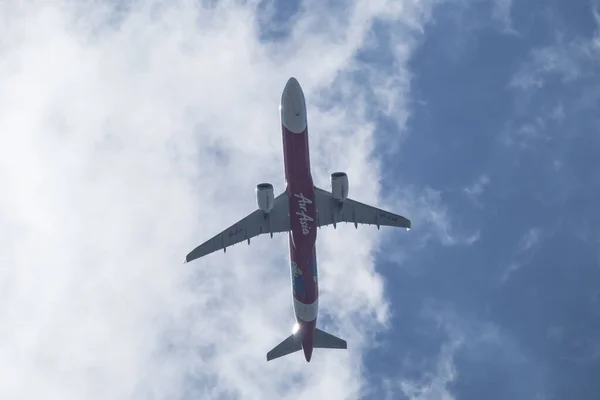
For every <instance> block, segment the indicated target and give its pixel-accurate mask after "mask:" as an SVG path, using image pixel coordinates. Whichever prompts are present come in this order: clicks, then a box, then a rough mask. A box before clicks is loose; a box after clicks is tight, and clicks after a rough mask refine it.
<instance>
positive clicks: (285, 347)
mask: <svg viewBox="0 0 600 400" xmlns="http://www.w3.org/2000/svg"><path fill="white" fill-rule="evenodd" d="M299 350H302V339H301V336H300V335H294V334H292V335H290V336H289V337H288V338H287V339H285V340H284V341H283V342H281V343H279V344H278V345H277V346H275V348H274V349H273V350H271V351H269V352H268V353H267V361H271V360H273V359H275V358H279V357H283V356H286V355H288V354H291V353H295V352H297V351H299Z"/></svg>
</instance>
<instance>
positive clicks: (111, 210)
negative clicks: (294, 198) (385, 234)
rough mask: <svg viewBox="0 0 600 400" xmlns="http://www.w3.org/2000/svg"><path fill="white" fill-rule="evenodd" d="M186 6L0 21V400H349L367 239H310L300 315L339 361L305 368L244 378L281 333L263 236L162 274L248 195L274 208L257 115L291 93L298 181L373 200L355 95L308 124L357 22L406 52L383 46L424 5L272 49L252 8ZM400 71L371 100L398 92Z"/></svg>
mask: <svg viewBox="0 0 600 400" xmlns="http://www.w3.org/2000/svg"><path fill="white" fill-rule="evenodd" d="M194 4H196V5H194ZM201 4H204V3H203V2H200V3H198V2H192V1H180V2H168V3H164V4H162V3H160V2H147V3H143V4H140V3H137V2H134V3H132V4H130V7H131V10H129V11H122V12H123V13H125V14H123V16H121V17H119V18H123V19H122V20H119V18H117V16H115V15H114V10H111V9H110V8H109V6H108V5H106V4H105V5H104V6H102V5H100V4H97V3H85V4H84V5H82V4H79V5H78V6H73V5H68V4H67V3H64V4H62V5H59V3H45V2H44V3H41V2H40V3H34V2H25V3H24V4H23V5H20V4H19V3H10V4H7V3H5V4H4V6H3V7H4V8H3V10H2V12H3V17H4V20H5V21H9V23H7V24H1V25H0V53H1V54H2V58H1V59H0V88H2V89H1V90H0V132H3V138H4V142H3V145H2V146H0V163H1V168H0V182H1V183H2V185H3V187H4V196H3V197H2V198H1V199H0V204H1V205H0V223H1V225H0V226H1V227H2V228H1V229H0V235H1V236H2V238H3V243H4V250H3V251H2V253H1V256H0V257H1V261H2V264H1V265H2V267H1V269H0V273H1V274H2V279H0V282H2V285H3V287H2V289H3V290H2V292H1V293H2V302H1V303H0V304H1V305H0V318H1V319H2V321H3V324H2V327H0V360H1V361H0V376H2V379H1V380H0V398H3V399H4V398H6V399H14V398H19V399H30V398H36V399H37V398H44V399H49V400H50V399H61V400H68V399H82V398H85V399H90V400H93V399H138V398H139V399H165V398H169V399H178V398H182V399H183V398H192V397H198V396H201V397H202V398H206V399H209V398H222V397H237V396H241V397H243V398H245V399H254V398H260V399H268V398H277V399H285V398H290V399H292V398H293V399H305V398H315V397H316V398H320V397H324V394H325V392H326V391H327V393H328V394H329V395H328V396H327V397H328V398H332V399H333V398H348V397H355V396H358V393H359V391H360V390H361V387H362V385H364V382H362V380H361V367H360V365H361V364H360V357H361V352H362V351H363V349H364V346H365V345H366V340H367V339H368V333H369V331H371V330H374V329H380V328H381V327H383V325H384V324H386V323H387V300H386V298H385V296H384V293H383V289H382V285H381V277H380V276H379V275H378V274H377V273H376V272H374V265H373V261H372V258H371V251H372V250H373V249H374V248H375V246H376V245H377V243H378V241H379V240H380V237H381V235H380V234H379V233H378V232H377V231H376V230H374V229H364V230H359V231H357V232H353V233H352V234H350V233H343V232H336V233H331V232H328V233H324V234H322V236H323V238H322V239H320V240H319V244H318V246H319V247H318V257H319V260H320V267H321V274H322V277H321V289H322V292H323V297H322V306H323V307H324V308H325V309H324V312H327V311H328V309H329V310H331V313H332V316H333V318H334V321H336V322H337V323H338V325H337V327H334V326H332V327H326V329H328V330H330V331H332V332H338V333H339V334H340V335H342V336H343V337H345V338H346V339H348V341H349V344H350V345H349V347H350V350H349V351H347V352H336V351H330V352H327V351H320V352H317V353H315V355H314V357H313V360H312V361H311V363H310V364H306V363H305V361H304V360H303V358H302V357H300V356H297V357H296V356H290V357H287V358H283V359H280V360H277V362H273V363H269V364H267V363H266V362H265V353H266V351H268V350H269V349H270V348H272V347H273V346H274V345H276V344H277V343H279V341H281V340H282V339H283V338H284V337H285V336H286V335H287V334H288V332H289V331H288V330H291V328H292V322H293V321H292V309H291V299H290V297H289V296H290V293H289V290H290V289H289V285H290V283H289V269H288V260H287V245H286V238H285V237H283V236H278V237H276V238H274V239H273V240H271V239H268V237H262V238H259V239H256V240H254V241H253V242H252V246H249V247H247V246H243V247H242V246H237V247H234V248H232V249H230V250H229V251H228V252H227V254H222V253H219V254H214V255H211V256H209V257H207V258H206V259H204V260H201V261H198V262H195V263H192V264H188V265H181V261H182V259H183V257H184V256H185V254H186V253H187V252H188V251H189V250H191V249H192V248H193V247H194V246H196V245H197V244H198V243H199V242H200V241H202V240H205V239H207V238H208V237H210V236H211V235H213V234H214V233H216V232H218V231H219V230H221V229H222V228H224V226H226V225H227V224H230V223H232V222H234V221H236V220H237V219H239V218H240V217H242V216H244V215H246V214H247V213H248V212H250V211H251V210H253V208H254V206H255V205H254V204H255V203H254V202H255V199H254V191H253V189H254V185H256V183H258V182H263V181H270V182H273V183H274V185H275V187H276V190H278V191H280V190H282V189H283V182H282V180H283V179H282V156H281V137H280V132H279V121H278V111H277V106H278V102H279V96H280V93H281V89H282V88H283V85H284V84H285V81H286V80H287V78H288V77H289V76H291V75H295V76H297V77H298V78H299V80H300V82H301V84H302V85H303V87H304V89H305V91H306V95H307V98H308V102H309V108H310V110H309V113H310V114H309V129H310V130H311V150H312V157H313V160H317V161H315V164H316V166H315V168H320V169H319V170H316V171H315V178H316V179H317V181H318V182H319V181H320V182H321V184H323V182H324V179H325V178H326V176H327V174H328V173H329V172H331V171H332V170H333V169H336V170H337V169H342V170H347V171H348V172H349V175H350V177H351V178H350V179H351V185H352V190H353V193H354V195H355V197H356V198H360V199H361V200H363V201H371V202H377V201H378V198H379V196H378V185H377V181H378V176H379V169H378V168H379V166H378V164H377V163H376V161H374V160H372V159H370V153H369V152H370V150H371V148H372V139H373V134H374V132H373V124H372V121H370V120H369V119H368V117H367V116H366V115H365V114H364V113H360V112H356V111H357V110H361V109H364V107H365V104H364V103H362V99H363V97H361V96H360V94H361V93H362V92H363V91H365V90H367V89H368V88H367V87H363V86H361V85H360V84H358V83H354V82H352V81H351V80H349V79H342V80H340V81H338V82H337V83H336V85H339V88H340V92H341V93H348V95H347V96H344V95H342V96H341V99H340V100H339V103H337V104H336V106H335V107H334V109H333V110H332V111H328V112H324V111H322V110H320V109H319V108H317V107H315V106H314V104H317V103H319V101H320V100H322V99H321V97H320V96H321V92H320V90H321V89H323V88H326V87H328V86H329V85H330V84H331V83H332V82H333V79H334V78H335V77H336V76H338V75H339V73H340V72H341V71H344V70H346V69H349V68H351V67H352V56H353V55H354V54H355V53H356V51H357V50H358V49H360V47H361V46H362V44H363V41H364V40H365V35H366V34H367V32H368V30H369V29H370V27H371V24H372V22H373V19H374V18H376V17H380V16H383V17H385V18H386V19H387V20H392V21H397V22H398V24H397V25H398V26H399V27H400V28H399V33H398V36H397V37H396V41H398V42H401V41H403V40H405V39H406V41H407V42H409V39H408V38H406V37H405V36H400V34H401V33H402V31H401V27H402V26H403V23H407V24H409V25H410V26H420V25H421V24H422V23H423V18H426V17H423V16H422V15H425V16H427V15H429V14H428V12H427V10H426V9H424V8H423V7H426V6H417V5H415V4H416V3H414V4H413V2H408V3H407V4H409V5H411V7H408V8H405V9H403V10H402V9H400V10H399V9H398V8H397V4H398V2H396V1H389V2H385V1H378V2H373V1H367V0H365V1H359V2H356V3H355V4H354V5H353V6H352V7H348V9H347V11H344V12H346V13H347V14H344V15H346V16H347V18H346V20H343V18H342V19H341V20H340V22H339V23H338V24H337V25H336V27H335V29H333V28H328V25H327V22H328V16H331V13H329V14H323V13H317V12H316V11H314V10H313V11H311V9H310V8H309V7H306V10H305V11H304V12H303V14H302V15H301V16H300V19H299V20H298V22H297V24H296V25H295V26H294V29H293V32H292V36H291V39H289V40H286V41H283V42H277V43H271V44H264V43H262V44H261V43H260V42H259V41H258V40H257V39H256V36H257V29H258V27H257V25H256V22H255V21H256V13H255V10H254V8H253V7H254V6H253V5H252V4H250V5H245V6H241V5H240V4H239V3H237V2H220V3H218V4H217V5H212V6H208V5H206V6H204V5H201ZM313 5H314V4H313ZM195 7H199V8H195ZM336 12H340V13H341V12H342V10H338V11H336ZM109 22H110V24H109ZM333 36H335V38H334V39H335V40H333V39H332V37H333ZM403 51H404V52H403V53H402V54H404V58H402V59H401V60H399V65H398V69H397V71H392V72H391V74H392V75H390V76H389V77H388V79H387V80H379V79H377V80H375V81H374V82H373V83H374V84H376V85H378V86H377V87H374V88H372V90H374V91H376V92H377V91H379V92H384V91H385V89H386V85H387V84H388V83H389V82H390V81H400V82H402V81H403V79H404V78H403V77H404V76H405V75H404V74H405V71H406V65H405V62H406V59H407V57H406V54H407V53H406V52H407V51H408V50H406V49H405V50H403ZM393 54H395V55H396V56H397V55H398V53H397V52H393ZM395 73H397V74H398V76H397V77H396V76H395V75H393V74H395ZM369 90H370V89H369ZM355 94H359V96H354V95H355ZM388 101H390V102H391V101H392V100H388ZM394 104H399V105H400V106H402V105H403V104H404V103H403V102H395V103H394ZM399 113H400V114H403V113H405V111H404V110H399ZM317 157H323V158H322V159H318V158H317ZM400 211H402V210H400ZM321 232H324V231H323V230H321ZM336 235H337V236H336ZM337 277H339V279H336V278H337ZM291 377H293V379H291ZM290 382H292V383H290ZM331 393H334V394H335V395H332V394H331Z"/></svg>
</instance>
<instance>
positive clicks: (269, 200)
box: [256, 183, 275, 213]
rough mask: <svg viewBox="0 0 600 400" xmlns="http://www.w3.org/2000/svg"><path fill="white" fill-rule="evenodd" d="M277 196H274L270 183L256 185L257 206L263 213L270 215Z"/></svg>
mask: <svg viewBox="0 0 600 400" xmlns="http://www.w3.org/2000/svg"><path fill="white" fill-rule="evenodd" d="M274 201H275V195H274V194H273V185H271V184H270V183H259V184H258V185H256V204H258V208H259V209H261V210H262V211H264V212H266V213H268V212H270V211H271V209H273V202H274Z"/></svg>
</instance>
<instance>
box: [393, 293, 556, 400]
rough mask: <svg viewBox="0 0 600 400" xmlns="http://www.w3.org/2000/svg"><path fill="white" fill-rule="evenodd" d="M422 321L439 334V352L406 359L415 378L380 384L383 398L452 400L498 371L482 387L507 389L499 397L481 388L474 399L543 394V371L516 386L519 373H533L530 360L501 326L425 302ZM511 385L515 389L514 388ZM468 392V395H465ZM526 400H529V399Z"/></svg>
mask: <svg viewBox="0 0 600 400" xmlns="http://www.w3.org/2000/svg"><path fill="white" fill-rule="evenodd" d="M422 316H423V320H427V321H430V322H431V325H429V326H428V327H429V330H430V331H435V332H436V333H439V334H441V335H442V336H443V337H444V339H443V340H442V341H441V345H440V348H439V351H438V352H437V354H436V355H435V357H433V358H432V359H426V360H419V361H415V360H405V363H404V366H403V369H406V370H414V368H413V365H414V364H424V365H420V366H419V368H418V371H419V373H416V374H415V373H413V374H406V373H404V372H406V371H403V373H399V374H398V375H397V378H396V379H395V380H392V379H388V380H385V382H384V387H385V389H386V394H387V397H386V399H390V400H391V399H397V398H401V399H408V400H425V399H427V400H429V399H443V400H453V399H456V398H461V395H462V394H464V393H465V392H463V391H462V390H460V389H459V388H461V387H464V386H463V385H465V384H468V383H470V382H471V380H472V379H473V375H478V373H479V372H478V370H481V369H483V370H485V371H493V370H498V371H502V372H501V373H500V374H498V375H496V376H494V377H493V378H492V377H490V374H492V373H490V372H484V373H483V374H484V375H485V376H486V382H488V383H489V382H494V386H495V387H497V386H498V385H504V384H506V382H505V380H506V379H507V378H509V379H510V384H509V385H508V386H510V387H508V388H506V390H505V391H503V392H502V393H493V392H490V390H489V389H488V388H487V386H488V385H487V384H486V385H485V387H483V388H482V389H480V391H478V394H479V396H482V397H486V398H494V399H495V398H505V395H507V394H515V395H516V394H518V395H517V397H518V398H532V397H531V396H532V395H533V394H543V393H544V387H545V386H544V384H545V381H544V375H543V373H542V372H539V373H536V374H529V375H528V376H527V378H526V379H528V380H529V381H525V382H521V381H520V379H521V378H520V375H519V374H520V372H525V371H529V370H530V368H537V367H538V365H537V363H536V360H535V359H532V358H530V357H529V355H528V354H526V351H525V349H524V348H523V347H522V346H521V345H520V344H519V343H518V342H517V341H516V340H515V338H513V337H512V335H510V333H509V332H507V331H506V330H504V329H502V328H501V327H500V326H498V325H496V324H494V323H492V322H490V321H487V320H482V319H480V318H476V317H474V316H472V315H468V313H465V312H464V311H463V312H460V311H458V310H456V309H454V308H453V307H452V306H449V305H441V304H439V303H437V302H428V303H426V306H425V307H424V310H423V312H422ZM511 375H516V376H517V378H518V379H519V382H513V381H512V378H511ZM513 385H514V387H515V388H516V389H513ZM470 393H473V392H470ZM528 396H529V397H528Z"/></svg>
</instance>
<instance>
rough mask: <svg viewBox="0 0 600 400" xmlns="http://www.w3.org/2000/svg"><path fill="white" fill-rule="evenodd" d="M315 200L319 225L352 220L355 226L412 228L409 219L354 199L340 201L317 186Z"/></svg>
mask: <svg viewBox="0 0 600 400" xmlns="http://www.w3.org/2000/svg"><path fill="white" fill-rule="evenodd" d="M315 202H316V206H317V225H318V226H319V227H321V226H326V225H334V226H335V225H336V224H337V223H338V222H351V223H353V224H354V226H355V227H358V224H367V225H377V228H379V227H380V226H394V227H398V228H406V229H410V227H411V222H410V220H409V219H407V218H405V217H403V216H401V215H397V214H394V213H391V212H389V211H385V210H382V209H379V208H376V207H373V206H369V205H367V204H363V203H359V202H358V201H355V200H352V199H345V200H344V201H343V202H341V203H340V202H338V201H337V200H336V199H334V198H333V196H332V194H331V193H330V192H328V191H326V190H323V189H319V188H318V187H315Z"/></svg>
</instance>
